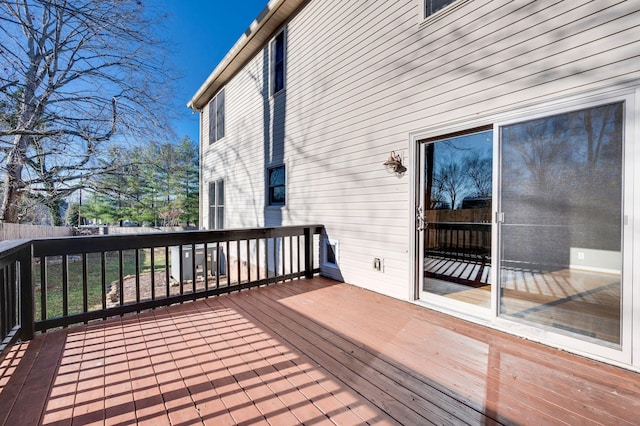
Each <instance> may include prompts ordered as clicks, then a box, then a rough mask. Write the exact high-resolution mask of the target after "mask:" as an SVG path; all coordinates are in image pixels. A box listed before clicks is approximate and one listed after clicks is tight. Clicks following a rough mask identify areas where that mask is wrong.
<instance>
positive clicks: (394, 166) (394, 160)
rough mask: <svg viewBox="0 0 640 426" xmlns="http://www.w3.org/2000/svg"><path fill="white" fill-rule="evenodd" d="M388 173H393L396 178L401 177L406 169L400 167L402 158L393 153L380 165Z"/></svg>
mask: <svg viewBox="0 0 640 426" xmlns="http://www.w3.org/2000/svg"><path fill="white" fill-rule="evenodd" d="M382 164H383V165H384V167H385V168H386V169H387V171H388V172H389V173H395V174H396V175H398V176H402V175H403V174H404V172H406V171H407V168H406V167H405V166H403V165H402V157H400V155H398V154H396V152H395V151H391V154H390V155H389V158H388V159H387V161H385V162H384V163H382Z"/></svg>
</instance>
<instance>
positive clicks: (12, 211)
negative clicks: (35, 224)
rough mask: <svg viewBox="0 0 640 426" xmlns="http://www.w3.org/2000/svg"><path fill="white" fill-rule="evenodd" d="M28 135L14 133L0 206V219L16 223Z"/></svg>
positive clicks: (22, 186)
mask: <svg viewBox="0 0 640 426" xmlns="http://www.w3.org/2000/svg"><path fill="white" fill-rule="evenodd" d="M28 140H29V136H26V135H16V136H15V137H14V146H13V149H12V150H11V153H10V154H9V156H8V158H7V171H6V175H5V178H4V198H3V199H2V206H1V207H0V220H1V221H2V222H7V223H17V222H18V213H19V207H20V200H22V192H23V189H24V181H23V180H22V169H23V168H24V162H23V155H24V154H23V152H24V151H25V150H26V146H27V143H28Z"/></svg>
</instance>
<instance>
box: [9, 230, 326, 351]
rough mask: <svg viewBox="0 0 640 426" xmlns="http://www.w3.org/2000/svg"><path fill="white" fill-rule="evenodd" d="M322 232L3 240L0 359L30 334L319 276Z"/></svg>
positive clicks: (228, 231)
mask: <svg viewBox="0 0 640 426" xmlns="http://www.w3.org/2000/svg"><path fill="white" fill-rule="evenodd" d="M322 230H323V226H322V225H305V226H284V227H274V228H256V229H235V230H219V231H186V232H170V233H153V234H151V233H150V234H136V235H113V236H111V235H105V236H84V237H66V238H47V239H34V240H16V241H4V242H1V243H0V356H1V355H2V354H3V353H4V352H5V351H6V350H7V348H8V347H9V346H10V345H11V344H13V343H14V342H15V341H16V340H17V339H19V338H20V339H23V340H28V339H31V338H32V337H33V335H34V333H35V332H44V331H46V330H49V329H52V328H57V327H67V326H69V325H72V324H77V323H87V322H89V321H93V320H99V319H106V318H108V317H112V316H118V315H124V314H126V313H130V312H140V311H142V310H147V309H152V308H155V307H159V306H167V305H171V304H174V303H182V302H185V301H188V300H195V299H198V298H204V297H209V296H214V295H219V294H222V293H228V292H233V291H239V290H242V289H246V288H250V287H258V286H262V285H267V284H272V283H276V282H282V281H287V280H292V279H295V278H300V277H307V278H311V277H312V276H313V275H314V274H316V273H318V272H319V260H318V253H319V250H318V249H317V248H318V247H319V244H320V242H319V241H320V237H319V236H320V234H321V233H322ZM314 246H315V247H316V249H315V250H314Z"/></svg>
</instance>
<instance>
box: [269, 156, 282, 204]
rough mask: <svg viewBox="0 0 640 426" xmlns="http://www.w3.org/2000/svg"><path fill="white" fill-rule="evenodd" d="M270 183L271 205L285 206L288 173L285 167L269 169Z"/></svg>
mask: <svg viewBox="0 0 640 426" xmlns="http://www.w3.org/2000/svg"><path fill="white" fill-rule="evenodd" d="M268 183H269V189H268V192H269V197H268V198H269V205H270V206H284V204H285V201H286V173H285V170H284V166H279V167H274V168H271V169H269V171H268Z"/></svg>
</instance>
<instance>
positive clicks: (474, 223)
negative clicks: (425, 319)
mask: <svg viewBox="0 0 640 426" xmlns="http://www.w3.org/2000/svg"><path fill="white" fill-rule="evenodd" d="M421 152H422V154H421V157H422V164H423V170H422V179H421V181H422V182H421V186H422V190H421V200H420V206H419V207H418V212H417V213H418V218H419V221H420V224H421V226H420V229H421V236H420V243H421V250H420V251H421V253H422V254H423V258H422V263H421V264H422V267H423V271H422V274H421V275H422V276H421V280H422V281H421V290H422V292H423V297H422V298H423V299H424V298H426V299H433V297H432V296H436V298H437V297H442V298H446V299H447V300H450V301H457V302H466V303H468V304H471V305H475V306H479V307H483V308H490V307H491V226H492V225H491V216H492V215H491V198H492V186H493V185H492V176H493V155H492V152H493V132H492V130H487V129H478V130H476V131H470V132H465V133H462V134H457V135H451V136H449V137H444V138H440V139H436V140H433V141H426V142H424V143H423V145H422V149H421ZM453 303H456V302H453Z"/></svg>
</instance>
